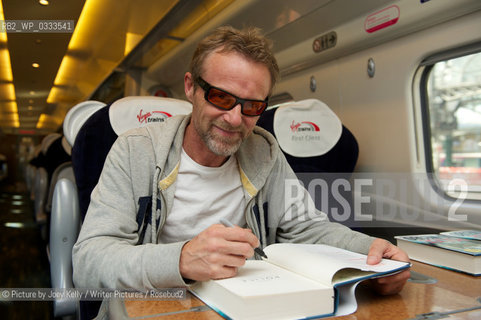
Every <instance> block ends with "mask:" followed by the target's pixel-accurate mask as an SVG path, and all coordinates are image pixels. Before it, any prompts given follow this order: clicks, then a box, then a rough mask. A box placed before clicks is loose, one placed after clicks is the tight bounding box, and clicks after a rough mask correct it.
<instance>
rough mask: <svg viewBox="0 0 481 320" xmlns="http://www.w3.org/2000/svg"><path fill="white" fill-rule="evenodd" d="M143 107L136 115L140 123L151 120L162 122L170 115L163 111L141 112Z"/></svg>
mask: <svg viewBox="0 0 481 320" xmlns="http://www.w3.org/2000/svg"><path fill="white" fill-rule="evenodd" d="M143 111H144V110H143V109H141V110H140V112H139V114H138V115H137V119H138V120H139V122H140V123H151V122H164V121H165V119H167V118H170V117H172V115H171V114H170V113H168V112H165V111H151V112H150V111H149V112H147V113H143Z"/></svg>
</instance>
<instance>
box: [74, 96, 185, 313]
mask: <svg viewBox="0 0 481 320" xmlns="http://www.w3.org/2000/svg"><path fill="white" fill-rule="evenodd" d="M191 111H192V105H191V104H190V103H189V102H187V101H183V100H177V99H171V98H162V97H151V96H139V97H125V98H122V99H119V100H117V101H115V102H113V103H112V104H111V105H110V106H106V107H104V108H102V109H100V110H98V111H97V112H95V113H94V114H92V116H91V117H90V118H89V119H88V120H87V121H86V122H85V124H84V125H83V126H82V128H81V129H80V131H79V133H78V135H77V138H76V139H75V144H74V146H73V148H72V162H73V168H74V173H75V179H76V183H77V190H78V195H79V205H80V217H81V220H83V218H84V217H85V214H86V213H87V208H88V205H89V203H90V194H91V192H92V190H93V189H94V187H95V185H96V184H97V181H98V179H99V177H100V173H101V171H102V168H103V165H104V162H105V158H106V157H107V154H108V152H109V150H110V148H111V147H112V144H113V143H114V142H115V140H116V139H117V137H118V136H119V135H120V134H122V133H124V132H126V131H128V130H130V129H133V128H137V127H142V126H145V125H149V124H152V123H158V122H162V121H164V120H165V119H166V118H169V117H171V116H174V115H178V114H188V113H190V112H191ZM99 308H100V302H99V301H85V302H81V303H80V317H81V319H92V318H94V317H95V316H96V315H97V313H98V310H99Z"/></svg>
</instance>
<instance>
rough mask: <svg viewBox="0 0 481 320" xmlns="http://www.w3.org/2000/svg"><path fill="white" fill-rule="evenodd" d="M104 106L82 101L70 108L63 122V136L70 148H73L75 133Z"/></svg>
mask: <svg viewBox="0 0 481 320" xmlns="http://www.w3.org/2000/svg"><path fill="white" fill-rule="evenodd" d="M104 106H105V103H103V102H99V101H84V102H80V103H79V104H76V105H75V106H74V107H72V108H71V109H70V110H69V111H68V112H67V115H66V116H65V120H64V122H63V134H64V136H65V138H66V139H67V142H68V143H69V144H70V146H73V144H74V142H75V138H76V137H77V133H78V132H79V130H80V128H82V125H83V124H84V123H85V121H87V119H88V118H89V117H90V116H91V115H92V114H94V113H95V112H96V111H97V110H98V109H100V108H102V107H104Z"/></svg>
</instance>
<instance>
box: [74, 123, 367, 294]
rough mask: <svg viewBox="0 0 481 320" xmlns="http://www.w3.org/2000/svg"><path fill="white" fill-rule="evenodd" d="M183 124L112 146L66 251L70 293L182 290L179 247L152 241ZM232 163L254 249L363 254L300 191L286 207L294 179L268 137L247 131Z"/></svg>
mask: <svg viewBox="0 0 481 320" xmlns="http://www.w3.org/2000/svg"><path fill="white" fill-rule="evenodd" d="M189 121H190V116H176V117H172V118H170V119H169V120H167V121H165V122H164V123H161V124H155V125H151V126H147V127H144V128H139V129H134V130H132V131H129V132H127V133H126V134H124V135H121V136H120V137H119V138H118V139H117V141H116V142H115V143H114V145H113V146H112V148H111V150H110V152H109V155H108V156H107V159H106V161H105V164H104V168H103V171H102V174H101V177H100V180H99V182H98V184H97V186H96V187H95V189H94V190H93V192H92V195H91V202H90V206H89V209H88V211H87V215H86V218H85V221H84V223H83V226H82V229H81V232H80V235H79V238H78V240H77V243H76V244H75V246H74V248H73V269H74V283H75V286H76V287H78V288H133V289H137V290H142V291H145V290H150V289H154V288H168V287H179V286H186V285H187V284H186V283H185V281H184V279H183V278H182V276H181V275H180V272H179V260H180V253H181V250H182V247H183V245H184V244H185V242H176V243H169V244H158V243H157V239H158V236H159V234H160V233H161V232H162V227H163V225H164V223H165V221H166V219H168V213H169V212H170V210H171V208H172V203H173V199H174V193H175V187H176V183H175V182H176V177H177V172H178V169H179V163H180V154H181V150H182V141H183V138H184V131H185V128H186V126H187V124H188V123H189ZM236 157H237V161H238V164H239V171H240V172H239V173H240V177H241V180H242V185H243V187H244V194H245V198H246V203H247V206H246V208H245V218H246V221H247V224H248V227H249V228H251V229H252V231H253V232H254V234H255V235H256V236H257V237H258V238H259V240H260V242H261V246H262V247H265V246H267V245H269V244H272V243H275V242H298V243H323V244H328V245H332V246H336V247H340V248H345V249H348V250H351V251H356V252H361V253H367V252H368V250H369V246H370V244H371V242H372V240H373V238H371V237H368V236H366V235H364V234H361V233H358V232H355V231H352V230H350V229H349V228H347V227H345V226H342V225H340V224H337V223H332V222H329V221H328V219H327V216H326V215H325V214H324V213H322V212H320V211H318V210H316V209H315V207H314V204H313V202H312V199H311V198H310V196H309V194H308V193H307V191H306V190H305V189H304V188H302V192H301V193H300V194H299V195H298V196H296V197H295V198H293V199H291V198H288V197H285V190H284V189H285V181H286V179H291V181H297V178H296V176H295V174H294V172H293V171H292V169H291V168H290V167H289V164H288V163H287V161H286V160H285V158H284V155H283V154H282V152H281V151H280V149H279V147H278V145H277V142H276V141H275V138H274V137H273V136H272V135H271V134H270V133H268V132H267V131H265V130H264V129H262V128H259V127H255V128H254V131H253V133H252V134H251V135H250V136H249V137H248V138H247V139H246V140H245V141H244V142H243V144H242V145H241V147H240V148H239V150H238V152H237V153H236ZM152 212H153V214H152Z"/></svg>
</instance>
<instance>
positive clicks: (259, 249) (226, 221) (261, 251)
mask: <svg viewBox="0 0 481 320" xmlns="http://www.w3.org/2000/svg"><path fill="white" fill-rule="evenodd" d="M220 223H222V224H223V225H224V226H226V227H232V228H233V227H235V225H234V224H233V223H232V222H230V221H229V220H226V219H220ZM254 252H256V253H257V254H259V255H260V256H261V257H263V258H265V259H267V255H266V254H265V252H264V251H263V250H262V249H261V248H259V247H257V248H255V249H254Z"/></svg>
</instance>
